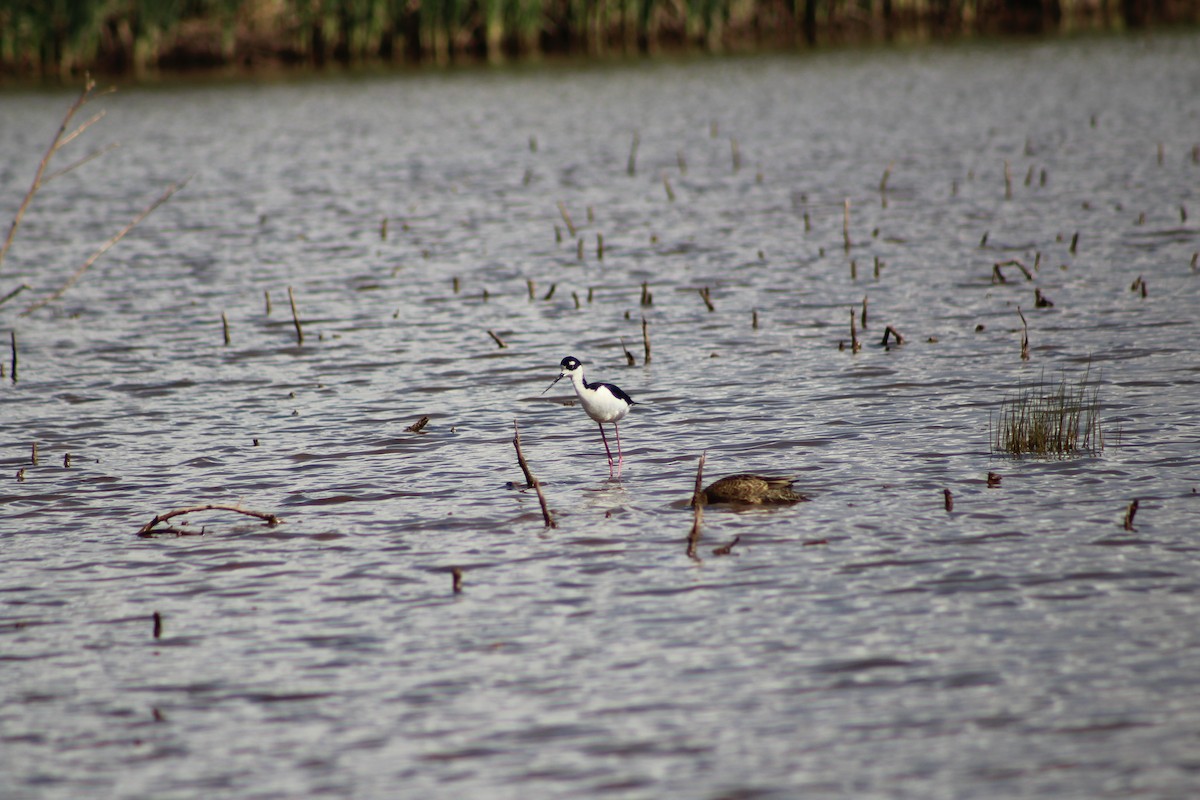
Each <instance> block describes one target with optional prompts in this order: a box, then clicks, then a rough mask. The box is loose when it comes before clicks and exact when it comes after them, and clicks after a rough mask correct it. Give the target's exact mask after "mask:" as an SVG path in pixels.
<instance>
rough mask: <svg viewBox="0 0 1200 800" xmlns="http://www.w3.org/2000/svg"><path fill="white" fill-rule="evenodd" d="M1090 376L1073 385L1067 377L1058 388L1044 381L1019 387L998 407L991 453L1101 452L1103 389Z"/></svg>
mask: <svg viewBox="0 0 1200 800" xmlns="http://www.w3.org/2000/svg"><path fill="white" fill-rule="evenodd" d="M1089 378H1090V373H1085V374H1084V376H1083V378H1081V379H1080V380H1079V381H1078V382H1077V383H1075V382H1071V381H1069V380H1068V379H1067V378H1066V376H1065V375H1064V376H1063V377H1062V379H1061V380H1060V381H1059V383H1058V384H1057V385H1054V384H1048V383H1046V381H1045V379H1044V378H1043V379H1042V380H1040V381H1039V382H1038V383H1037V384H1035V385H1033V386H1027V387H1021V388H1018V390H1017V392H1016V394H1014V395H1012V396H1010V397H1007V398H1005V399H1004V400H1003V401H1002V402H1001V403H1000V410H999V418H998V420H997V424H995V425H994V426H993V429H992V437H991V438H992V451H993V452H996V453H1008V454H1009V455H1014V456H1034V457H1039V458H1056V457H1057V458H1068V457H1071V456H1076V455H1081V454H1082V455H1096V454H1099V453H1101V452H1103V450H1104V434H1103V431H1102V430H1101V427H1100V400H1099V391H1100V390H1099V387H1098V386H1097V385H1095V384H1093V383H1090V382H1089ZM996 483H997V484H998V483H999V481H998V480H997V481H996ZM989 485H991V480H990V476H989Z"/></svg>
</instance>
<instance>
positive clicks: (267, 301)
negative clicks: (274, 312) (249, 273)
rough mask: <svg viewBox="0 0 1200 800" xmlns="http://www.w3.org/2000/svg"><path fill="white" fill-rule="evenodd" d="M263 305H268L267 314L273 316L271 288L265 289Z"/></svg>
mask: <svg viewBox="0 0 1200 800" xmlns="http://www.w3.org/2000/svg"><path fill="white" fill-rule="evenodd" d="M263 305H264V306H265V307H266V310H267V316H268V317H269V316H271V292H270V290H269V289H263Z"/></svg>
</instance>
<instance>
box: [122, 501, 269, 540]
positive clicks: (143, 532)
mask: <svg viewBox="0 0 1200 800" xmlns="http://www.w3.org/2000/svg"><path fill="white" fill-rule="evenodd" d="M197 511H232V512H234V513H235V514H245V515H246V516H248V517H254V518H256V519H261V520H263V521H264V522H266V523H267V525H268V526H270V527H272V528H273V527H275V526H276V525H278V524H280V523H281V522H283V520H281V519H280V518H279V517H277V516H276V515H274V514H269V513H267V512H265V511H251V510H250V509H248V508H242V507H241V506H227V505H221V504H219V503H208V504H206V505H202V506H188V507H187V508H177V509H175V510H174V511H168V512H167V513H165V514H157V515H155V517H154V519H152V520H150V521H149V522H148V523H146V524H145V525H143V526H142V527H141V529H140V530H138V532H137V533H138V536H142V537H149V536H155V535H157V534H159V533H175V534H177V535H181V534H182V533H183V532H182V531H179V530H176V529H174V528H168V529H165V530H161V531H155V530H154V528H155V527H156V526H157V525H158V524H159V523H161V522H166V521H167V520H169V519H172V518H174V517H178V516H182V515H183V514H192V513H195V512H197Z"/></svg>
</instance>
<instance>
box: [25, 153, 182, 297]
mask: <svg viewBox="0 0 1200 800" xmlns="http://www.w3.org/2000/svg"><path fill="white" fill-rule="evenodd" d="M190 180H191V177H190V176H189V177H187V178H184V179H183V180H182V181H179V182H178V183H173V184H171V185H170V186H168V187H167V188H166V190H165V191H164V192H163V193H162V194H161V195H159V196H158V199H157V200H155V201H154V202H153V203H151V204H150V205H148V206H146V208H144V209H142V211H141V213H139V214H138V215H137V216H136V217H134V218H133V219H132V220H130V222H129V224H128V225H126V226H125V227H124V228H122V229H121V230H120V231H119V232H118V233H117V234H116V235H115V236H113V237H112V238H111V239H109V240H108V241H107V242H105V243H104V244H102V245H100V247H99V249H98V250H96V252H94V253H92V255H91V257H90V258H89V259H88V260H87V261H85V262H83V265H82V266H80V267H79V269H77V270H75V271H74V272H73V273H71V277H69V278H67V281H66V283H64V284H63V285H62V286H60V287H58V290H57V291H55V292H54V293H52V294H50V295H49V296H48V297H45V298H43V299H41V300H38V301H37V302H36V303H32V304H30V305H29V306H28V307H26V309H25V310H24V311H22V312H21V316H22V317H25V316H28V315H29V314H32V313H33V312H34V311H37V310H38V309H39V308H41V307H42V306H44V305H46V304H47V303H52V302H54V301H55V300H57V299H59V298H60V297H62V296H63V295H64V294H65V293H66V292H67V290H68V289H70V288H71V287H72V286H74V285H75V284H76V283H77V282H78V281H79V279H80V278H82V277H83V274H84V273H85V272H87V271H88V270H89V269H90V268H91V266H92V265H93V264H95V263H96V262H97V261H98V260H100V256H102V255H104V254H105V253H107V252H108V251H109V250H110V249H111V248H112V247H113V245H115V244H116V243H117V242H119V241H121V240H122V239H124V238H125V234H127V233H129V232H130V231H131V230H133V229H134V228H136V227H137V225H138V223H140V222H141V221H142V220H144V219H145V218H146V217H148V216H150V214H151V213H152V212H153V211H154V209H156V208H158V207H159V206H161V205H162V204H163V203H165V202H167V201H168V200H170V199H171V196H172V195H173V194H175V193H176V192H178V191H179V190H180V189H182V188H183V187H184V186H187V183H188V181H190Z"/></svg>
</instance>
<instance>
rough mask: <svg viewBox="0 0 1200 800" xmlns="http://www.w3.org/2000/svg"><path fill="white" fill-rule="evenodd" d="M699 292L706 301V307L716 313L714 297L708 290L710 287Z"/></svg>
mask: <svg viewBox="0 0 1200 800" xmlns="http://www.w3.org/2000/svg"><path fill="white" fill-rule="evenodd" d="M697 291H698V292H700V299H701V300H703V301H704V305H706V306H708V310H709V311H716V310H717V309H716V307H715V306H713V304H712V296H711V294H710V292H709V290H708V287H707V286H705V287H703V288H701V289H697Z"/></svg>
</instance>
